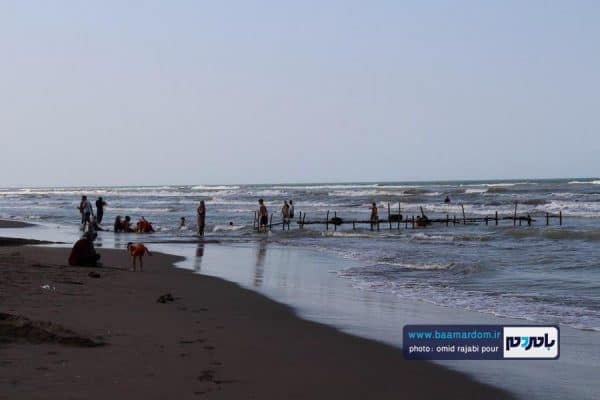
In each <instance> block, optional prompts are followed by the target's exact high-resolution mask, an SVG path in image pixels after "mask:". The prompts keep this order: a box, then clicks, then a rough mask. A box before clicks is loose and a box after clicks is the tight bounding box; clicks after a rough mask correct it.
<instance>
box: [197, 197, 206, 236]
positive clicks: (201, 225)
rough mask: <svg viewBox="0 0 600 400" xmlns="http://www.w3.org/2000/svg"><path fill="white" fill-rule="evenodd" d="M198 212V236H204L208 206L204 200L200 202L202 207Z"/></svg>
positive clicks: (199, 207)
mask: <svg viewBox="0 0 600 400" xmlns="http://www.w3.org/2000/svg"><path fill="white" fill-rule="evenodd" d="M196 211H197V212H198V235H200V236H204V222H205V220H206V206H205V205H204V200H200V205H199V206H198V209H197V210H196Z"/></svg>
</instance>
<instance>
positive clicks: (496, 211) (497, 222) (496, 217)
mask: <svg viewBox="0 0 600 400" xmlns="http://www.w3.org/2000/svg"><path fill="white" fill-rule="evenodd" d="M496 225H498V211H496Z"/></svg>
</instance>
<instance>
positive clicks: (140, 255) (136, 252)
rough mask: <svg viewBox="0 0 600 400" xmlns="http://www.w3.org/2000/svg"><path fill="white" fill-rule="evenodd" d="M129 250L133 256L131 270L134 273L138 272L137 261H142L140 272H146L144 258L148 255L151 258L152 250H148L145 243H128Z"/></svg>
mask: <svg viewBox="0 0 600 400" xmlns="http://www.w3.org/2000/svg"><path fill="white" fill-rule="evenodd" d="M127 250H128V251H129V253H130V254H131V270H132V271H133V272H135V271H136V265H135V262H136V259H139V260H140V272H144V260H143V259H144V256H145V255H146V254H148V255H149V256H151V255H152V253H150V250H148V248H147V247H146V246H144V244H143V243H132V242H129V243H127Z"/></svg>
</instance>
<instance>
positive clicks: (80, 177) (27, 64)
mask: <svg viewBox="0 0 600 400" xmlns="http://www.w3.org/2000/svg"><path fill="white" fill-rule="evenodd" d="M599 21H600V2H598V1H571V2H566V1H414V2H408V1H370V2H365V1H295V2H291V1H264V2H263V1H239V2H232V1H215V2H202V1H96V2H92V1H89V2H79V1H52V2H50V1H37V2H35V1H6V0H4V1H0V52H1V53H0V54H1V56H2V62H1V63H0V132H1V133H0V135H1V142H2V156H1V157H0V171H2V172H0V186H11V185H44V186H53V185H82V184H87V185H99V184H186V183H189V184H195V183H208V184H210V183H258V182H316V181H381V180H384V181H393V180H425V179H436V180H437V179H473V178H480V179H488V178H522V177H571V176H597V175H599V174H600V172H599V171H600V23H599Z"/></svg>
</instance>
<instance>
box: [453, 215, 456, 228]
mask: <svg viewBox="0 0 600 400" xmlns="http://www.w3.org/2000/svg"><path fill="white" fill-rule="evenodd" d="M452 223H453V224H454V225H456V214H455V215H454V219H453V220H452Z"/></svg>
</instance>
